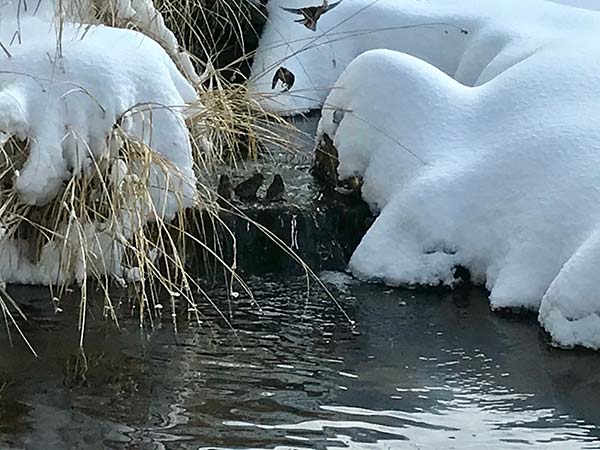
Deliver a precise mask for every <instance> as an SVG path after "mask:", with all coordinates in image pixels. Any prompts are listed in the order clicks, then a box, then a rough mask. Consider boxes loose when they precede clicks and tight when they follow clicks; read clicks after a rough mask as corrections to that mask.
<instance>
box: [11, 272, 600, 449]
mask: <svg viewBox="0 0 600 450" xmlns="http://www.w3.org/2000/svg"><path fill="white" fill-rule="evenodd" d="M328 278H329V279H333V280H334V281H336V283H337V285H338V289H336V293H337V297H338V299H339V300H340V302H341V303H342V304H343V306H344V308H345V310H346V312H347V313H348V315H349V316H350V317H351V318H352V319H353V320H355V321H356V326H355V327H353V326H351V324H350V323H349V322H348V321H347V320H346V319H345V317H344V315H343V314H342V313H341V312H340V310H339V309H338V308H337V307H336V306H335V304H334V303H333V302H332V301H331V300H330V299H328V298H327V297H325V296H324V295H322V294H319V293H317V292H316V288H314V286H312V285H311V295H310V298H307V295H306V294H307V290H306V284H305V280H304V279H303V278H294V279H286V280H280V279H279V280H278V279H273V280H269V279H267V280H264V279H263V280H260V281H259V280H250V281H251V285H252V287H253V290H254V292H255V295H256V299H257V301H258V303H259V305H260V308H261V309H260V310H259V308H258V307H257V306H256V305H255V304H253V303H252V302H250V301H249V299H247V298H244V296H243V295H240V297H239V298H237V299H234V300H232V302H231V304H228V302H227V301H226V300H225V299H219V298H217V299H216V301H217V302H218V304H219V306H220V307H221V309H222V310H223V311H224V312H225V313H226V315H228V316H230V317H231V320H232V323H233V325H234V327H235V330H236V331H235V332H233V331H232V330H231V329H230V328H229V327H228V326H227V324H226V323H225V322H224V321H223V320H221V319H219V318H218V316H217V315H216V314H215V313H214V311H213V310H212V309H211V308H208V307H207V308H206V310H205V314H206V316H207V317H206V319H205V320H204V324H203V325H202V326H200V327H199V326H197V325H191V324H186V323H185V321H180V322H179V334H178V335H177V336H175V335H174V334H173V331H172V328H171V326H170V325H169V320H165V321H164V322H165V324H164V325H163V327H162V328H161V327H157V328H156V329H155V330H154V331H151V332H150V331H148V330H144V329H140V328H139V327H138V326H137V325H136V323H137V322H136V319H135V318H134V317H132V318H131V319H129V320H127V319H122V323H121V327H122V330H121V331H120V332H118V331H116V330H115V329H114V327H113V326H111V325H109V324H106V323H105V322H104V321H102V320H101V319H90V323H89V332H88V334H87V337H86V339H87V341H86V342H87V350H86V355H85V356H86V360H87V369H85V365H84V362H83V358H82V357H81V356H80V355H79V354H78V353H77V352H76V351H75V347H76V334H77V330H76V313H73V315H68V313H62V314H58V315H57V314H54V311H53V308H52V306H51V305H49V304H48V301H47V300H46V298H47V297H46V296H45V293H43V291H41V290H32V289H27V288H21V289H19V290H17V291H15V292H14V295H15V296H17V297H19V298H20V299H21V301H22V304H23V305H24V307H25V308H26V309H27V312H28V314H29V316H30V318H31V321H32V323H31V324H29V325H28V326H27V327H26V329H27V332H28V336H29V337H30V339H31V341H32V343H33V344H34V345H35V346H36V349H37V351H38V352H39V353H40V355H41V356H40V358H37V359H36V358H33V357H32V356H30V354H28V353H27V352H26V350H25V348H24V346H23V345H22V343H21V342H16V344H15V347H14V348H12V349H11V348H9V347H8V344H7V340H6V336H5V334H2V335H0V345H2V356H1V357H0V389H2V385H3V384H4V383H7V385H6V387H5V388H4V389H3V391H2V393H1V394H0V448H2V449H5V448H8V449H16V448H28V449H40V450H41V449H44V450H51V449H72V448H82V449H202V448H218V449H225V448H227V449H232V448H244V449H249V448H252V449H254V448H257V449H258V448H261V449H262V448H269V449H271V448H277V449H290V448H314V449H325V448H330V449H336V448H350V449H504V448H506V449H513V448H526V449H538V448H544V449H545V448H555V449H583V448H600V431H599V429H598V426H597V425H598V424H599V423H600V354H598V353H594V352H584V351H561V350H557V349H553V348H551V347H549V346H548V345H547V343H546V341H545V337H544V336H543V334H541V333H540V330H539V328H538V326H537V324H536V322H535V318H533V317H530V318H523V317H516V316H501V315H498V314H494V313H491V312H490V311H489V309H488V305H487V300H486V293H485V292H484V291H482V290H478V289H469V290H464V291H461V292H454V293H452V292H442V291H409V290H387V289H385V288H381V287H376V286H366V285H360V284H354V283H352V282H350V281H349V280H348V279H347V278H345V277H344V276H342V275H339V274H338V275H333V276H332V275H329V276H328ZM71 309H73V308H71ZM135 314H136V313H135V311H134V312H133V316H135Z"/></svg>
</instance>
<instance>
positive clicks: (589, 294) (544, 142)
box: [252, 0, 600, 348]
mask: <svg viewBox="0 0 600 450" xmlns="http://www.w3.org/2000/svg"><path fill="white" fill-rule="evenodd" d="M302 3H304V2H303V0H289V1H285V2H284V1H283V0H271V2H269V8H270V12H271V14H272V16H271V17H272V22H271V24H270V25H269V27H268V28H267V30H266V32H265V35H264V38H263V41H262V43H261V47H260V49H259V54H258V57H257V60H256V63H255V66H254V73H255V80H254V83H253V85H252V87H253V90H254V92H255V94H256V95H258V96H265V95H267V92H272V91H271V89H270V85H269V86H267V84H268V83H270V78H271V76H272V74H273V71H274V70H275V69H276V68H277V67H278V66H280V65H284V66H285V67H287V68H288V69H290V70H292V71H293V72H294V73H295V74H296V84H295V85H294V87H293V89H292V90H291V91H290V92H289V93H277V94H276V95H274V96H271V98H269V99H263V102H264V104H265V105H267V106H268V107H270V108H272V109H274V110H277V111H280V112H283V113H287V112H291V111H298V110H306V109H309V108H316V107H321V106H323V105H324V108H323V113H322V119H321V122H320V125H319V132H318V133H319V135H322V134H323V133H327V134H328V135H329V136H330V137H331V138H332V139H333V141H334V144H335V146H336V148H337V149H338V151H339V155H340V166H339V175H340V176H341V177H342V178H345V177H349V176H356V175H359V176H361V177H363V179H364V186H363V190H362V193H363V197H364V198H365V200H367V201H368V202H369V204H370V205H371V206H372V208H373V210H374V211H376V212H379V216H378V218H377V220H376V222H375V223H374V225H373V226H372V228H371V229H370V230H369V231H368V233H367V234H366V236H365V237H364V239H363V240H362V242H361V244H360V246H359V247H358V249H357V250H356V252H355V254H354V255H353V257H352V260H351V263H350V269H351V271H352V272H353V274H354V275H356V276H358V277H360V278H362V279H365V280H378V281H384V282H386V283H389V284H392V285H402V284H429V285H438V284H445V285H453V284H454V283H455V280H454V268H455V267H456V266H457V265H462V266H465V267H467V268H468V269H469V270H470V271H471V273H472V276H473V277H474V280H475V281H477V282H480V283H485V285H486V286H487V288H488V289H489V290H490V303H491V305H492V307H493V308H501V307H525V308H528V309H533V310H538V311H539V320H540V323H541V324H542V326H544V328H545V329H546V330H547V331H548V332H549V333H550V334H551V335H552V337H553V339H554V340H555V341H556V342H557V343H558V344H560V345H564V346H574V345H583V346H587V347H591V348H600V293H599V292H600V291H599V289H598V284H599V282H600V222H599V219H600V169H599V168H600V127H598V117H600V47H599V46H598V44H597V43H598V42H600V13H597V12H593V11H589V10H585V9H579V8H573V7H570V6H564V5H559V4H556V3H551V2H548V1H543V0H539V1H537V0H528V1H527V2H525V1H521V0H503V1H502V2H497V1H492V0H487V1H486V0H429V1H425V0H404V1H399V0H380V1H378V2H372V1H369V0H353V1H345V2H343V3H342V4H341V5H340V6H338V7H337V8H336V9H334V10H332V11H330V12H329V13H327V14H326V15H324V16H323V17H322V19H321V20H320V21H319V24H318V30H317V32H316V33H314V32H311V31H309V30H306V29H305V28H303V27H302V26H300V25H297V24H293V23H292V20H293V19H294V17H293V16H291V15H290V14H288V13H286V12H284V11H282V10H281V9H280V8H279V6H280V5H285V6H292V7H293V6H299V5H300V4H302ZM426 23H444V24H445V25H443V26H442V25H437V26H434V25H431V26H420V27H413V28H408V29H402V28H400V27H401V26H405V25H415V24H426ZM392 28H394V29H392ZM369 29H371V30H373V29H379V30H381V31H379V32H370V33H367V32H363V31H364V30H369ZM384 29H385V31H383V30H384ZM461 29H465V30H468V34H464V33H463V32H461ZM361 30H363V31H361ZM446 32H447V33H446ZM315 44H320V45H315ZM305 47H306V48H310V49H309V50H306V51H301V49H302V48H305ZM371 49H373V50H371ZM368 50H371V51H368ZM291 54H295V55H296V56H293V57H291V58H288V56H289V55H291ZM286 58H287V59H286ZM344 69H345V70H344ZM263 72H264V74H263ZM342 72H343V73H342ZM261 74H262V75H263V76H259V75H261ZM340 74H341V76H340ZM338 78H339V79H338Z"/></svg>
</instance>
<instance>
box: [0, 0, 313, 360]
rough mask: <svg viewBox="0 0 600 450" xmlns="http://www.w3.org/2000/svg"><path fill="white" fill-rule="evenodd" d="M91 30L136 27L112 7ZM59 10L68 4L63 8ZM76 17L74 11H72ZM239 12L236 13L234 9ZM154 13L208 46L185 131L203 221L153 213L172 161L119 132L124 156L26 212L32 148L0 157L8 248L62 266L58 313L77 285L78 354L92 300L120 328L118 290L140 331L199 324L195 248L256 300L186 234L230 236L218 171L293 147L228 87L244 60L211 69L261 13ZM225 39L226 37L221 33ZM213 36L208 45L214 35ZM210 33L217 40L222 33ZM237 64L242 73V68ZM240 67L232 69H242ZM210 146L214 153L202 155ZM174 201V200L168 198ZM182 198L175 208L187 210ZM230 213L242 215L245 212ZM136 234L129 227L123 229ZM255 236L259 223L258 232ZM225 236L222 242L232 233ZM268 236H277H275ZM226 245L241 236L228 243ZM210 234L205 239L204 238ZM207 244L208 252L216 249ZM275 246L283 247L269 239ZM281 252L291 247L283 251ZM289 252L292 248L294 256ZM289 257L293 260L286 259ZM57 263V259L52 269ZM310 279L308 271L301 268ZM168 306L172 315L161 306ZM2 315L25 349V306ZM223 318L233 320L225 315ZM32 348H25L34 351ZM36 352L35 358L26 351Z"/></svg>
mask: <svg viewBox="0 0 600 450" xmlns="http://www.w3.org/2000/svg"><path fill="white" fill-rule="evenodd" d="M93 4H94V5H95V9H94V14H95V16H96V20H97V21H99V22H102V23H106V24H109V25H118V26H126V27H129V26H130V24H124V23H119V20H118V18H117V15H116V14H115V11H114V10H113V9H112V7H111V5H112V3H111V2H99V1H95V2H94V3H93ZM61 5H62V3H61ZM75 5H76V6H77V4H75ZM236 5H237V6H236ZM76 6H75V7H73V4H71V8H75V9H71V10H66V9H65V10H61V11H60V19H61V21H62V20H63V19H64V18H66V17H69V16H81V15H82V14H83V13H82V11H81V10H78V8H77V7H76ZM158 6H159V7H160V9H161V11H162V12H163V14H164V15H165V17H166V19H167V23H169V24H171V25H172V27H173V29H174V31H175V32H176V33H177V34H178V35H179V37H180V39H182V42H187V43H188V44H189V45H192V44H194V45H196V44H198V45H199V43H202V46H203V47H202V52H201V55H202V57H201V58H200V59H201V60H202V59H203V64H204V67H205V69H206V70H205V72H204V79H205V81H206V82H207V84H209V85H210V86H209V89H205V88H202V87H199V89H198V92H199V97H200V103H201V104H202V107H200V108H197V109H196V111H197V112H196V114H195V115H194V116H193V117H191V118H190V120H189V123H188V125H189V128H190V131H191V140H192V147H193V150H194V160H195V172H196V175H197V177H198V180H199V183H198V186H197V191H198V197H197V199H196V202H195V205H194V208H195V209H197V210H201V211H203V212H204V213H203V214H193V215H192V216H193V218H194V219H193V220H194V221H200V222H203V221H205V220H206V221H208V223H190V217H191V216H190V215H189V214H186V213H185V211H184V207H183V206H182V207H181V208H179V210H180V212H179V214H178V216H177V217H176V218H175V219H174V220H165V218H164V217H163V215H162V214H161V211H156V210H154V204H153V202H152V201H150V200H149V198H150V195H151V192H150V190H151V185H152V182H151V173H152V170H160V171H162V172H163V173H164V174H165V177H169V176H171V175H172V174H173V173H174V172H176V169H175V168H174V167H172V166H171V164H170V163H169V161H167V160H165V159H164V158H163V157H161V156H160V155H159V154H158V153H157V152H155V151H153V150H152V149H151V148H149V147H147V146H145V145H143V144H141V143H140V142H136V141H133V140H131V139H130V138H128V137H127V136H126V135H125V133H124V132H123V131H122V130H121V129H120V128H119V126H118V125H116V126H115V129H114V133H113V136H112V139H113V140H114V142H116V143H117V145H116V147H118V148H119V150H118V153H117V154H112V155H111V156H110V157H109V158H106V159H104V160H101V161H96V160H94V161H93V162H92V164H91V167H90V170H88V171H86V173H84V174H82V175H79V176H75V177H73V178H71V179H70V180H69V181H68V182H67V183H66V185H65V186H64V189H63V190H62V192H61V193H60V194H59V195H58V196H56V198H54V199H53V200H52V201H51V202H50V203H49V204H47V205H45V206H43V207H33V206H29V205H26V204H23V203H22V202H20V200H19V197H18V195H17V193H16V191H15V189H14V187H13V180H14V175H15V172H16V171H18V170H20V169H21V167H22V165H23V163H24V161H25V160H26V158H27V155H28V146H29V143H28V142H27V141H18V140H17V139H15V138H11V139H9V141H8V142H7V143H6V144H5V145H4V146H3V147H2V149H1V153H0V205H1V206H0V223H1V224H2V226H3V228H2V232H3V237H4V238H5V239H10V240H12V241H14V242H16V243H18V247H19V251H20V253H21V257H23V258H25V259H26V260H27V261H23V264H25V265H27V266H35V265H40V264H43V263H44V258H50V259H51V263H52V264H54V265H55V270H54V271H52V274H51V275H50V279H48V280H46V281H47V282H48V283H50V284H51V285H52V297H53V301H54V302H55V304H56V305H58V304H60V299H61V297H63V295H64V294H65V293H66V292H68V291H69V290H70V289H71V288H72V286H73V285H74V284H77V285H78V287H79V289H80V292H81V296H80V304H79V329H80V338H79V344H80V346H81V347H83V346H84V342H85V341H84V338H85V329H86V320H87V318H88V315H89V308H90V305H89V299H90V294H91V291H92V290H93V291H95V292H94V298H98V295H99V294H100V297H101V298H103V303H104V304H103V305H102V311H103V314H104V315H105V317H107V318H109V319H110V320H112V321H114V323H115V324H116V325H117V326H118V315H117V313H116V307H115V305H114V304H113V300H112V297H111V292H113V290H114V289H113V288H114V286H115V284H117V285H120V286H122V287H124V286H126V285H127V284H129V285H135V288H134V289H129V292H130V293H131V294H132V296H133V298H132V301H134V302H136V304H137V305H138V306H139V307H138V308H137V311H139V320H140V322H141V323H149V324H150V325H151V326H152V325H154V322H155V320H157V318H158V317H161V316H162V315H161V313H162V311H163V309H164V310H165V311H167V310H168V311H169V312H170V315H171V317H172V319H173V320H172V323H173V327H174V329H175V331H176V330H177V320H176V317H177V314H178V313H180V312H181V311H184V312H185V313H187V315H188V317H189V318H190V319H193V320H196V321H200V313H199V311H198V308H197V304H196V301H198V300H197V299H200V300H199V301H206V302H209V303H211V304H212V300H211V299H210V296H209V295H208V294H207V293H206V292H205V290H204V287H203V286H202V284H201V281H200V280H198V279H197V278H196V277H195V276H193V274H191V273H190V272H189V271H188V266H187V262H186V259H187V255H188V253H189V249H188V246H190V245H191V244H192V245H194V246H195V247H196V248H201V249H202V250H203V252H204V253H205V256H206V255H207V258H205V259H212V260H213V261H214V262H215V263H216V264H217V265H218V266H219V267H221V269H222V270H223V271H224V272H225V273H226V275H227V279H228V285H229V286H231V285H232V284H233V283H237V284H238V285H240V286H242V288H243V289H245V290H246V292H247V293H248V294H249V295H250V296H251V295H252V294H251V292H250V290H249V289H248V288H247V287H246V285H245V283H244V281H243V280H242V279H241V278H240V277H239V276H238V275H237V273H236V262H235V259H234V260H233V261H232V262H226V261H224V260H223V258H222V256H221V252H220V249H221V248H222V244H221V243H220V242H215V241H214V239H218V238H217V237H216V234H215V233H212V236H210V237H209V236H208V234H204V235H202V234H201V235H198V233H191V232H190V230H207V229H212V230H215V229H216V228H219V227H220V228H226V227H225V226H224V225H223V224H222V223H221V220H220V218H219V208H220V207H219V206H217V203H216V201H215V200H216V194H215V185H214V178H215V177H214V169H215V167H217V166H218V165H220V164H223V163H227V164H235V163H236V161H238V159H239V158H240V157H242V158H256V157H257V155H258V154H259V152H260V151H261V142H266V141H269V142H271V143H273V144H276V145H281V146H286V144H287V143H286V142H285V141H282V140H281V138H280V137H279V136H280V134H278V133H275V132H274V131H273V127H272V124H273V123H274V122H275V123H278V124H279V125H280V126H285V127H289V126H290V125H288V124H286V123H285V122H283V121H282V120H281V119H279V118H277V117H275V116H272V115H270V114H267V113H266V112H264V111H263V110H261V108H260V107H259V105H258V103H256V102H255V101H254V100H252V99H250V98H249V96H248V94H247V92H246V88H245V85H244V84H243V83H234V82H231V73H232V71H234V72H236V73H237V72H238V71H239V73H240V76H243V75H242V70H241V69H239V67H240V66H239V63H240V61H243V60H244V58H246V55H241V56H240V58H238V59H237V60H236V61H230V62H231V63H232V65H228V66H225V67H221V68H220V69H215V68H214V67H215V66H214V65H213V63H212V62H213V61H218V60H219V59H220V58H222V52H223V51H226V50H224V49H226V48H227V46H228V45H234V44H235V42H237V45H238V46H239V47H240V48H242V49H243V48H244V44H243V40H244V39H245V37H246V36H247V33H246V31H245V30H246V29H247V26H249V21H250V17H251V14H252V13H253V12H254V13H256V11H255V7H254V6H252V4H250V3H249V2H245V1H243V2H241V3H238V2H234V1H225V0H216V1H212V0H211V1H209V0H195V1H192V0H180V1H174V0H163V1H160V2H158ZM225 29H227V30H229V33H228V34H227V33H225V34H224V31H223V30H225ZM211 30H212V31H213V33H212V34H211V33H210V31H211ZM214 31H217V33H216V34H215V33H214ZM236 64H237V66H236ZM236 67H237V68H236ZM207 141H208V142H210V146H207ZM116 165H120V166H124V167H126V172H127V173H129V174H135V176H129V177H125V178H124V179H123V180H119V181H118V182H115V177H114V174H113V172H114V170H113V167H116ZM173 195H177V194H176V192H175V190H173ZM183 200H184V199H178V201H180V202H181V205H183V203H184V201H183ZM232 210H234V211H235V213H236V214H240V215H243V214H242V213H241V212H240V211H238V210H235V208H233V207H232ZM124 222H125V223H131V224H133V225H131V226H124V225H123V224H124ZM256 226H259V227H260V225H259V224H256ZM226 232H227V231H226ZM264 232H265V233H267V234H270V233H269V231H268V230H264ZM229 233H230V234H231V237H232V238H233V240H234V245H235V237H234V236H233V234H232V233H231V232H229ZM209 234H210V233H209ZM211 239H212V240H213V241H211ZM273 239H274V240H277V238H276V237H275V236H273ZM279 244H280V245H281V246H282V247H284V248H285V247H287V246H286V245H285V244H284V243H283V242H279ZM288 250H289V249H288ZM289 252H290V255H291V256H292V257H294V258H296V259H298V261H299V262H300V263H301V264H303V263H302V262H301V261H300V260H299V258H297V257H295V255H294V254H293V252H291V250H290V251H289ZM52 256H58V258H52ZM305 269H306V270H307V273H308V272H309V269H308V268H307V267H305ZM165 299H168V304H164V305H163V304H162V303H161V302H165ZM0 309H1V310H2V315H3V317H4V320H5V324H6V328H7V330H8V332H9V338H10V339H11V340H12V336H11V334H10V330H11V329H15V330H17V333H18V334H19V335H20V336H21V337H22V338H23V340H25V342H27V339H26V336H25V334H24V333H23V332H22V330H21V328H20V326H19V321H20V320H26V318H25V315H24V314H23V312H22V311H21V310H20V309H19V307H18V305H17V304H16V303H15V302H14V301H13V300H12V299H11V298H10V297H9V296H8V295H7V294H6V291H5V290H4V289H3V288H2V289H0ZM223 319H225V321H227V319H226V318H225V317H224V316H223ZM27 345H29V343H28V342H27ZM29 347H30V349H31V351H32V352H34V353H35V350H34V349H33V348H32V347H31V346H29Z"/></svg>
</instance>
